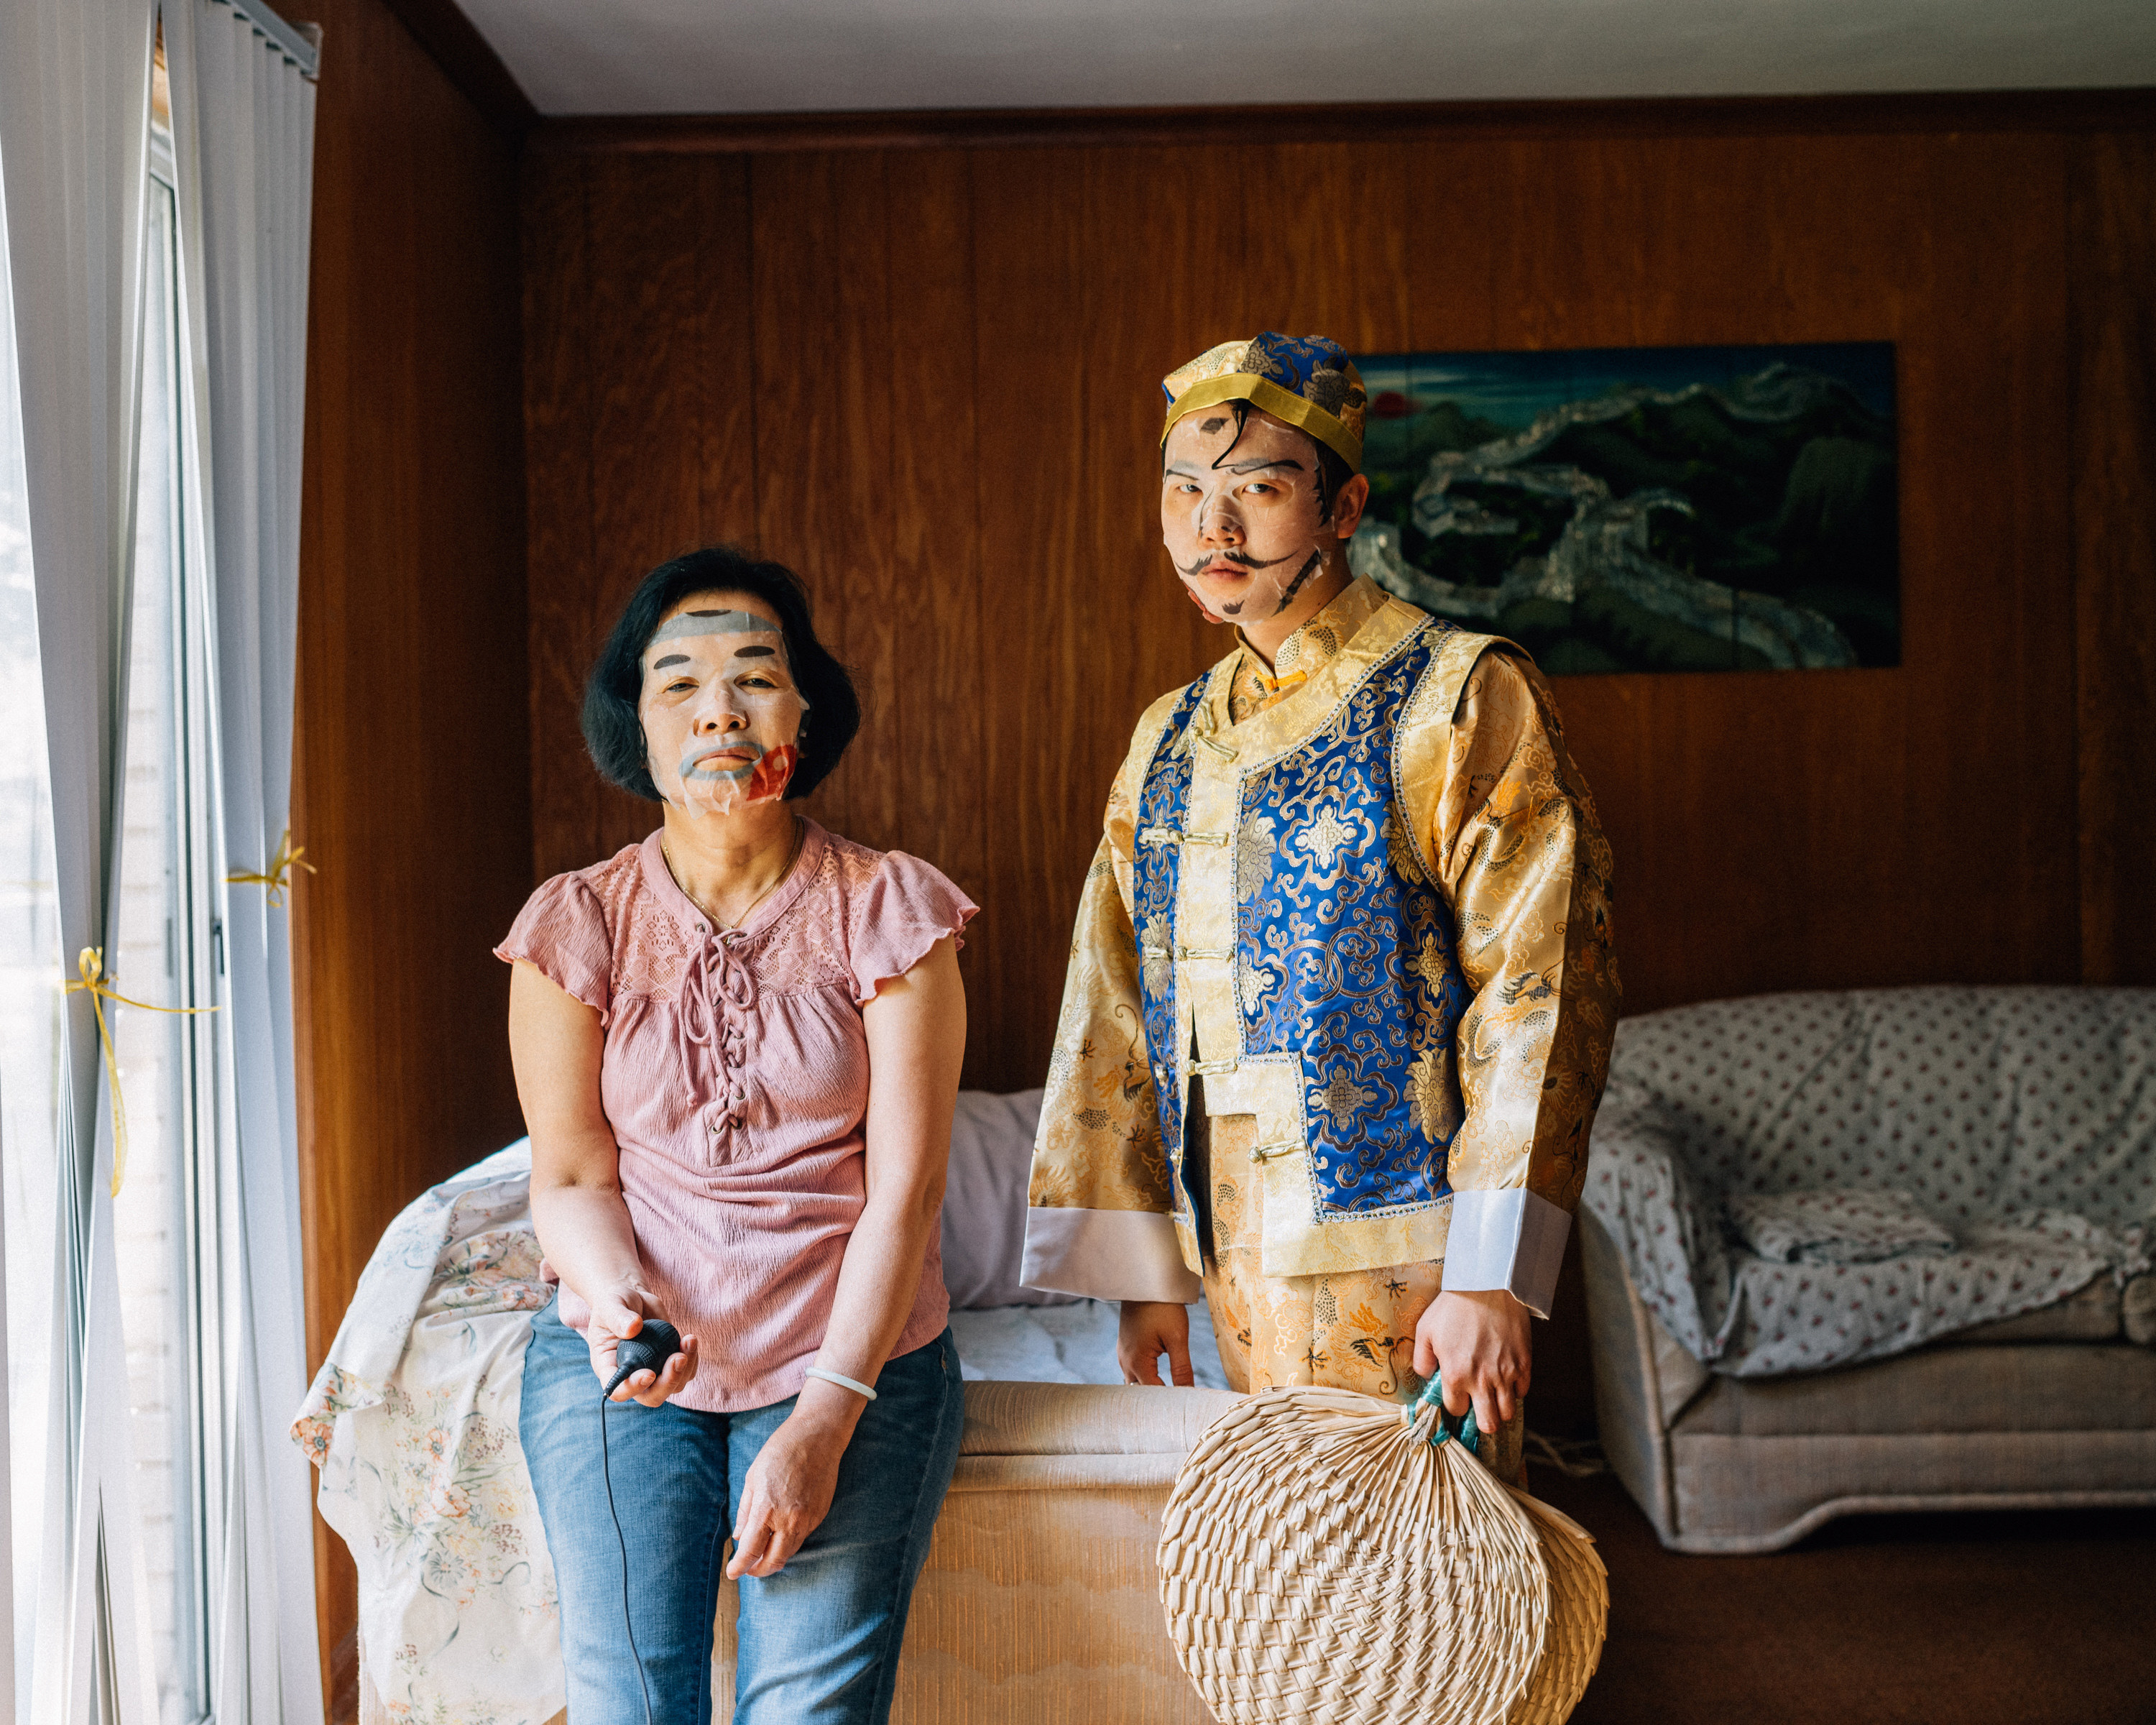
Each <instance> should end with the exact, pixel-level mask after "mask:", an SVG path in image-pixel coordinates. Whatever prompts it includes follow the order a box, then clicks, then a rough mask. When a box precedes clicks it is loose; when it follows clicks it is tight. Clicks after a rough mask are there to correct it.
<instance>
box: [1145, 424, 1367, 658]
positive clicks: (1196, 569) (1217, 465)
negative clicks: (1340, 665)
mask: <svg viewBox="0 0 2156 1725" xmlns="http://www.w3.org/2000/svg"><path fill="white" fill-rule="evenodd" d="M1163 457H1164V461H1165V465H1164V468H1163V472H1162V474H1161V481H1160V531H1161V539H1162V541H1163V543H1164V544H1165V545H1166V546H1167V547H1168V556H1169V557H1171V558H1172V559H1173V561H1174V563H1175V572H1176V574H1177V575H1178V577H1180V578H1181V579H1182V582H1183V588H1184V589H1185V590H1186V591H1187V592H1188V593H1189V594H1190V597H1191V598H1193V599H1194V600H1195V601H1197V603H1198V606H1199V609H1200V610H1202V611H1204V614H1205V615H1206V616H1207V618H1208V619H1210V620H1211V621H1213V622H1214V623H1237V624H1245V623H1257V622H1262V621H1263V620H1264V619H1266V618H1269V617H1276V616H1278V615H1279V614H1281V612H1282V611H1285V610H1286V608H1288V607H1289V606H1290V605H1291V604H1293V603H1295V600H1296V595H1297V594H1298V593H1301V591H1302V589H1303V588H1304V587H1305V586H1306V584H1307V583H1309V582H1310V581H1311V580H1312V578H1314V577H1315V576H1316V575H1317V573H1318V572H1319V571H1321V570H1322V569H1323V568H1324V567H1325V561H1326V557H1327V554H1328V553H1329V552H1332V551H1334V550H1337V548H1338V547H1339V544H1340V536H1339V532H1338V530H1337V525H1336V523H1335V522H1333V521H1323V520H1321V519H1320V518H1319V510H1320V506H1319V501H1318V495H1317V477H1318V475H1317V448H1316V446H1315V445H1314V444H1312V441H1311V439H1309V438H1308V437H1306V435H1304V434H1302V433H1301V432H1300V431H1297V430H1296V429H1294V428H1293V427H1292V426H1290V425H1287V424H1283V423H1282V422H1281V421H1280V420H1278V419H1276V418H1273V417H1272V415H1271V414H1270V413H1250V414H1249V415H1248V416H1247V417H1246V418H1245V419H1244V421H1243V424H1242V425H1241V427H1240V429H1239V428H1238V427H1237V425H1236V424H1235V414H1234V413H1233V412H1232V410H1230V409H1229V408H1227V407H1225V406H1222V407H1219V408H1199V410H1198V411H1197V412H1195V413H1187V414H1185V415H1184V416H1183V418H1180V419H1178V420H1177V421H1176V422H1175V424H1173V425H1172V426H1170V427H1169V428H1168V445H1167V448H1166V449H1164V450H1163Z"/></svg>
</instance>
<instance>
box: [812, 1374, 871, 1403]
mask: <svg viewBox="0 0 2156 1725" xmlns="http://www.w3.org/2000/svg"><path fill="white" fill-rule="evenodd" d="M808 1375H809V1376H810V1377H811V1378H822V1379H823V1380H824V1382H825V1383H826V1384H837V1385H838V1386H839V1389H850V1390H852V1391H853V1393H854V1394H855V1395H865V1396H866V1397H867V1398H868V1399H870V1401H874V1400H875V1391H874V1390H873V1389H870V1388H869V1387H868V1385H867V1384H857V1383H855V1381H854V1380H853V1379H852V1378H843V1377H841V1376H839V1373H836V1372H827V1371H825V1370H824V1368H822V1367H821V1366H811V1367H809V1368H808Z"/></svg>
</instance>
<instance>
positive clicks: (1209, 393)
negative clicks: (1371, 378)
mask: <svg viewBox="0 0 2156 1725" xmlns="http://www.w3.org/2000/svg"><path fill="white" fill-rule="evenodd" d="M1160 387H1161V392H1162V393H1163V394H1164V395H1166V396H1167V397H1168V423H1167V424H1164V425H1163V426H1162V427H1161V429H1160V439H1161V441H1162V442H1163V443H1166V442H1167V441H1168V426H1171V425H1173V424H1175V422H1176V421H1177V420H1178V419H1180V418H1182V417H1183V415H1184V414H1185V413H1195V412H1197V410H1198V409H1199V408H1209V407H1212V406H1214V404H1215V403H1219V402H1224V401H1247V402H1249V403H1251V404H1252V405H1253V406H1255V407H1257V408H1262V409H1263V410H1264V411H1265V412H1266V413H1270V414H1271V415H1272V416H1273V417H1274V418H1276V419H1285V420H1286V422H1287V423H1288V424H1291V425H1292V426H1294V427H1295V428H1296V429H1297V430H1298V431H1304V432H1307V433H1308V434H1310V435H1311V436H1312V437H1314V438H1316V439H1317V441H1318V442H1320V443H1322V444H1324V445H1325V447H1326V448H1327V449H1330V450H1332V452H1333V454H1336V455H1337V456H1339V457H1340V459H1342V460H1343V461H1345V462H1346V463H1347V465H1348V467H1349V469H1350V470H1353V472H1356V473H1360V472H1361V471H1362V470H1363V415H1364V413H1366V412H1367V411H1368V408H1369V405H1370V398H1369V396H1368V394H1367V393H1365V392H1364V390H1363V378H1362V374H1361V373H1360V372H1358V371H1356V369H1355V367H1354V364H1353V362H1352V361H1350V360H1349V358H1348V357H1347V349H1345V348H1344V347H1342V346H1341V345H1340V344H1339V343H1338V342H1337V341H1327V339H1326V338H1325V337H1324V336H1304V337H1303V338H1302V339H1301V341H1297V340H1296V338H1295V337H1294V336H1281V335H1276V334H1275V333H1274V332H1273V331H1270V330H1267V331H1265V332H1264V333H1263V334H1261V335H1256V336H1251V337H1250V340H1248V341H1223V342H1222V343H1221V344H1220V345H1219V347H1209V348H1207V349H1206V350H1205V352H1203V353H1201V354H1199V356H1198V357H1197V358H1195V359H1193V360H1192V361H1191V362H1189V363H1188V364H1187V365H1183V366H1178V367H1176V369H1175V370H1173V371H1172V372H1169V373H1168V375H1167V376H1166V377H1163V378H1162V379H1161V380H1160Z"/></svg>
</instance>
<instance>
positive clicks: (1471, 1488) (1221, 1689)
mask: <svg viewBox="0 0 2156 1725" xmlns="http://www.w3.org/2000/svg"><path fill="white" fill-rule="evenodd" d="M1451 1435H1452V1433H1451V1432H1450V1431H1449V1430H1448V1429H1447V1427H1446V1426H1445V1423H1444V1421H1443V1419H1442V1417H1441V1409H1440V1408H1439V1407H1438V1406H1437V1397H1436V1386H1435V1384H1433V1385H1432V1387H1431V1389H1430V1391H1427V1392H1425V1394H1424V1398H1423V1399H1422V1401H1421V1402H1419V1403H1418V1404H1416V1405H1415V1406H1414V1407H1412V1408H1403V1407H1400V1406H1399V1405H1397V1404H1393V1403H1389V1402H1382V1401H1378V1399H1375V1398H1373V1397H1370V1396H1365V1395H1358V1394H1355V1393H1353V1391H1349V1390H1336V1389H1276V1390H1268V1391H1265V1392H1264V1393H1262V1394H1258V1395H1255V1396H1251V1397H1249V1398H1247V1399H1245V1400H1243V1401H1241V1402H1240V1403H1238V1404H1236V1405H1235V1407H1234V1408H1232V1409H1229V1411H1228V1412H1227V1413H1225V1414H1222V1415H1221V1416H1220V1418H1219V1419H1218V1420H1215V1421H1214V1423H1213V1424H1212V1425H1211V1426H1209V1428H1208V1429H1207V1430H1206V1432H1205V1434H1204V1436H1203V1437H1202V1438H1200V1439H1199V1442H1198V1445H1197V1446H1196V1447H1195V1448H1194V1449H1193V1450H1192V1451H1191V1452H1190V1455H1189V1457H1188V1460H1187V1461H1185V1462H1184V1463H1183V1469H1182V1471H1181V1472H1180V1473H1179V1474H1178V1476H1177V1478H1176V1483H1175V1489H1174V1491H1173V1492H1172V1493H1171V1494H1170V1495H1169V1498H1168V1507H1167V1509H1166V1511H1165V1512H1164V1513H1163V1516H1162V1518H1161V1539H1160V1588H1161V1602H1162V1604H1163V1606H1164V1607H1165V1608H1166V1609H1167V1613H1168V1631H1169V1635H1170V1636H1171V1638H1172V1639H1173V1641H1174V1643H1175V1647H1176V1653H1177V1656H1178V1658H1179V1659H1180V1660H1181V1661H1182V1662H1183V1670H1184V1671H1187V1672H1188V1674H1189V1676H1190V1679H1191V1681H1192V1682H1193V1683H1194V1684H1195V1685H1196V1686H1197V1687H1198V1692H1199V1694H1200V1695H1201V1696H1202V1697H1204V1701H1205V1703H1206V1705H1207V1706H1208V1707H1210V1708H1211V1709H1212V1711H1213V1714H1214V1717H1215V1718H1217V1719H1219V1720H1221V1721H1223V1722H1225V1725H1291V1722H1293V1725H1301V1722H1306V1721H1307V1722H1310V1725H1332V1722H1336V1721H1337V1722H1342V1725H1348V1722H1353V1725H1390V1722H1395V1721H1397V1722H1399V1725H1409V1722H1414V1725H1498V1722H1501V1721H1508V1720H1516V1721H1519V1722H1521V1725H1545V1722H1553V1721H1557V1720H1561V1719H1563V1717H1565V1715H1566V1714H1567V1713H1568V1712H1570V1711H1571V1710H1572V1707H1573V1703H1574V1702H1577V1701H1578V1697H1579V1692H1581V1691H1582V1690H1584V1688H1585V1686H1586V1681H1587V1677H1588V1676H1589V1675H1591V1674H1592V1671H1593V1669H1594V1657H1595V1654H1596V1652H1597V1651H1598V1650H1599V1647H1600V1645H1601V1630H1602V1619H1603V1615H1604V1611H1603V1608H1604V1607H1606V1601H1607V1598H1608V1594H1607V1589H1606V1586H1605V1585H1604V1583H1603V1578H1602V1571H1601V1565H1600V1563H1599V1561H1597V1560H1596V1559H1595V1558H1594V1553H1593V1552H1592V1550H1591V1549H1590V1548H1589V1546H1588V1544H1587V1543H1586V1536H1585V1535H1584V1533H1581V1532H1579V1530H1578V1528H1576V1527H1573V1524H1572V1523H1570V1522H1566V1521H1565V1520H1564V1518H1563V1517H1561V1516H1558V1515H1557V1514H1556V1512H1554V1511H1550V1510H1547V1509H1546V1508H1545V1507H1544V1506H1543V1505H1540V1504H1534V1503H1532V1500H1526V1499H1524V1498H1516V1497H1514V1495H1513V1494H1512V1492H1510V1491H1507V1489H1506V1488H1505V1487H1504V1486H1501V1485H1499V1484H1498V1483H1497V1481H1496V1480H1495V1479H1493V1478H1492V1477H1491V1475H1490V1473H1489V1471H1488V1470H1486V1468H1484V1467H1483V1466H1482V1465H1481V1463H1480V1462H1479V1461H1476V1460H1475V1459H1474V1458H1473V1457H1472V1456H1471V1455H1469V1454H1468V1453H1467V1452H1466V1445H1467V1443H1471V1442H1472V1440H1473V1416H1472V1415H1470V1416H1469V1418H1468V1420H1467V1421H1466V1425H1465V1427H1464V1429H1463V1430H1462V1431H1461V1432H1460V1436H1461V1437H1462V1438H1464V1439H1465V1440H1466V1442H1451V1441H1448V1439H1449V1438H1450V1436H1451ZM1567 1530H1569V1531H1567ZM1575 1536H1576V1538H1575ZM1546 1542H1547V1543H1548V1544H1549V1545H1550V1546H1552V1547H1553V1548H1556V1547H1562V1548H1563V1553H1562V1554H1559V1555H1546V1553H1545V1544H1546ZM1553 1605H1554V1606H1555V1607H1556V1608H1557V1609H1558V1610H1560V1611H1561V1612H1563V1620H1562V1621H1561V1622H1559V1623H1558V1625H1555V1628H1556V1631H1557V1632H1556V1634H1555V1635H1554V1636H1553V1634H1552V1630H1553V1624H1552V1609H1553ZM1552 1653H1555V1655H1556V1656H1555V1657H1548V1655H1550V1654H1552Z"/></svg>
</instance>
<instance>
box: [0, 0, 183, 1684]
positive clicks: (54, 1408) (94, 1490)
mask: <svg viewBox="0 0 2156 1725" xmlns="http://www.w3.org/2000/svg"><path fill="white" fill-rule="evenodd" d="M151 13H152V8H151V0H4V3H0V184H4V187H5V199H6V223H7V237H8V271H9V278H10V282H9V285H10V288H11V290H12V295H11V297H12V304H13V316H14V319H15V329H16V336H17V339H16V342H15V347H16V354H17V362H18V377H19V381H20V387H21V406H22V413H23V450H24V464H23V465H24V475H23V476H24V482H25V489H26V493H27V500H28V517H29V525H30V559H31V567H32V570H33V581H34V586H35V589H36V597H37V617H38V655H39V660H40V663H41V665H42V669H43V679H42V680H43V694H44V711H45V724H46V747H47V753H48V757H49V769H50V774H51V787H52V814H53V826H54V851H55V862H56V876H57V894H58V901H59V927H60V934H61V942H62V946H63V948H64V953H65V957H66V960H67V962H68V963H69V965H70V966H71V965H72V964H73V963H74V956H75V954H76V953H77V952H79V951H80V950H81V949H82V948H85V947H106V946H107V945H108V944H109V942H110V936H111V935H112V933H113V932H114V924H115V915H114V911H115V898H116V894H115V883H114V872H115V866H116V863H117V859H118V851H119V844H118V834H119V829H120V826H119V823H120V806H119V805H120V790H121V762H122V749H123V747H124V744H125V736H124V720H125V715H126V686H125V685H126V664H127V653H126V640H125V639H124V637H125V633H126V617H127V615H128V599H129V591H128V588H129V576H130V563H131V557H132V552H133V537H134V536H133V512H134V501H135V461H136V445H137V419H138V417H139V411H140V393H141V286H142V238H143V195H144V186H145V181H146V172H147V158H148V143H149V119H150V100H149V94H150V92H149V85H150V62H151V29H152V24H151ZM64 1048H65V1055H64V1071H63V1073H62V1075H61V1082H62V1087H63V1091H64V1096H63V1103H62V1107H61V1111H60V1114H61V1121H60V1132H61V1151H62V1163H63V1166H62V1170H61V1181H60V1194H61V1195H60V1201H59V1204H58V1205H57V1206H56V1209H57V1214H56V1216H55V1219H54V1225H55V1227H56V1228H57V1229H58V1230H59V1232H60V1234H61V1236H62V1239H63V1244H64V1249H63V1250H59V1251H58V1252H56V1253H55V1255H54V1260H55V1263H56V1264H57V1265H58V1266H59V1269H58V1271H57V1273H56V1276H55V1278H54V1281H55V1285H54V1289H53V1291H52V1312H51V1318H52V1322H53V1325H54V1331H55V1336H56V1345H55V1346H54V1348H53V1351H52V1358H53V1362H54V1364H53V1383H52V1385H51V1393H50V1394H49V1396H48V1397H47V1399H46V1412H47V1423H48V1428H49V1435H48V1440H47V1442H46V1445H45V1446H44V1450H45V1454H46V1455H47V1457H48V1466H47V1477H46V1479H45V1481H44V1489H43V1491H42V1492H41V1493H40V1494H39V1495H38V1500H37V1501H38V1502H40V1505H41V1512H42V1522H41V1528H40V1538H41V1544H42V1551H43V1553H44V1556H43V1560H42V1564H41V1574H40V1578H39V1583H38V1598H37V1600H36V1604H35V1610H36V1620H37V1627H36V1631H35V1640H34V1645H35V1648H36V1654H35V1658H36V1670H35V1671H34V1673H33V1678H32V1682H31V1686H30V1687H31V1708H32V1712H33V1717H35V1718H36V1719H38V1721H40V1722H44V1721H46V1720H52V1721H64V1722H67V1725H74V1722H78V1721H87V1720H90V1719H91V1718H93V1717H99V1716H100V1715H101V1716H104V1717H110V1716H112V1715H113V1714H115V1713H117V1714H118V1715H119V1716H120V1717H123V1718H126V1719H130V1720H131V1719H136V1718H141V1719H143V1720H145V1721H147V1720H151V1719H154V1718H155V1717H156V1707H155V1700H156V1692H155V1687H154V1684H153V1681H152V1674H151V1669H150V1662H149V1659H148V1657H147V1651H146V1645H145V1641H144V1637H143V1634H142V1626H143V1618H142V1616H141V1612H140V1610H139V1609H138V1606H139V1605H140V1604H142V1603H143V1601H142V1600H141V1558H140V1551H139V1547H138V1544H137V1542H136V1541H135V1540H134V1539H133V1538H131V1532H132V1529H133V1528H134V1527H135V1526H136V1522H135V1517H133V1515H132V1513H131V1509H130V1506H129V1498H130V1496H131V1492H130V1474H131V1460H130V1456H129V1453H128V1451H129V1436H130V1435H129V1430H128V1418H127V1373H126V1358H125V1351H124V1349H123V1348H122V1345H121V1333H120V1318H119V1287H118V1281H117V1277H116V1274H115V1260H114V1256H113V1251H114V1246H113V1229H112V1201H111V1195H110V1174H111V1158H112V1142H111V1136H110V1113H109V1104H108V1103H107V1101H106V1100H105V1085H104V1082H103V1071H102V1056H101V1053H100V1046H99V1040H98V1032H97V1026H96V1020H95V1016H94V1014H93V1010H92V1004H91V1001H90V998H89V997H88V996H87V995H85V994H80V993H78V994H75V995H73V996H71V997H70V999H69V1010H68V1014H67V1019H66V1024H65V1029H64ZM14 1448H15V1446H14V1445H9V1446H8V1450H9V1452H12V1451H13V1449H14ZM11 1675H13V1674H12V1673H11ZM0 1696H4V1697H5V1700H4V1702H0V1705H7V1706H11V1707H12V1704H13V1699H14V1688H13V1685H12V1684H10V1685H8V1686H7V1687H5V1688H4V1689H0Z"/></svg>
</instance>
